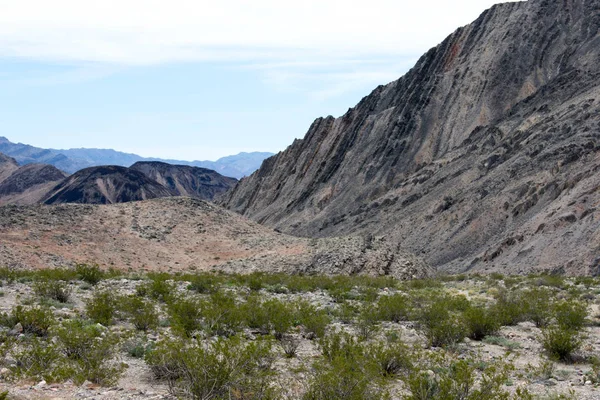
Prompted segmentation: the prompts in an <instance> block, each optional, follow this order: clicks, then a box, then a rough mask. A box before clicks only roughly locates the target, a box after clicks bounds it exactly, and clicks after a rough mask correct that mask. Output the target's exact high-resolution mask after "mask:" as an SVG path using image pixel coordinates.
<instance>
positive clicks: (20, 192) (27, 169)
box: [0, 164, 67, 205]
mask: <svg viewBox="0 0 600 400" xmlns="http://www.w3.org/2000/svg"><path fill="white" fill-rule="evenodd" d="M66 177H67V175H66V174H65V173H64V172H62V171H60V170H59V169H57V168H56V167H54V166H52V165H46V164H28V165H24V166H22V167H19V168H18V169H17V170H15V171H14V172H13V173H12V174H11V175H10V176H8V177H7V178H6V179H4V180H2V181H0V205H2V204H9V203H10V204H21V205H28V204H35V203H38V202H39V201H40V200H41V199H42V197H44V196H45V195H46V193H47V192H48V191H49V190H50V189H52V188H53V187H55V186H56V185H57V184H58V183H59V182H61V181H62V180H63V179H65V178H66Z"/></svg>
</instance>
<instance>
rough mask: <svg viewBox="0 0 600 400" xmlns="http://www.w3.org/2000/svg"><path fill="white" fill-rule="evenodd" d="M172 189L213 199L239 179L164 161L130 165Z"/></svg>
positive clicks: (187, 195) (192, 195)
mask: <svg viewBox="0 0 600 400" xmlns="http://www.w3.org/2000/svg"><path fill="white" fill-rule="evenodd" d="M130 169H131V170H134V171H139V172H141V173H143V174H144V175H146V176H147V177H148V178H150V179H152V180H154V181H156V182H158V183H160V184H161V185H163V186H165V187H166V188H168V189H170V190H171V191H172V192H173V193H175V194H176V195H177V196H186V197H196V198H199V199H204V200H212V199H214V198H215V197H216V196H218V195H220V194H222V193H224V192H226V191H227V190H229V189H231V188H232V187H233V186H235V184H236V183H237V179H234V178H227V177H225V176H223V175H220V174H218V173H216V172H215V171H213V170H210V169H206V168H198V167H190V166H187V165H172V164H167V163H163V162H158V161H154V162H137V163H135V164H133V165H132V166H131V167H130Z"/></svg>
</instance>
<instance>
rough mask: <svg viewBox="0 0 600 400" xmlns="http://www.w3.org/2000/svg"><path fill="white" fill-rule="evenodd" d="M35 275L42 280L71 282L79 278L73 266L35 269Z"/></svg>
mask: <svg viewBox="0 0 600 400" xmlns="http://www.w3.org/2000/svg"><path fill="white" fill-rule="evenodd" d="M33 274H34V277H35V279H37V280H41V281H45V280H48V281H65V282H70V281H73V280H75V279H77V273H76V272H75V270H74V269H71V268H47V269H41V270H38V271H35V272H34V273H33Z"/></svg>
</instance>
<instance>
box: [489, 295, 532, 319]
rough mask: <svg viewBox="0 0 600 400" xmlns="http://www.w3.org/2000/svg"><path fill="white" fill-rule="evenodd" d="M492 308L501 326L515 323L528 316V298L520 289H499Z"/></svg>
mask: <svg viewBox="0 0 600 400" xmlns="http://www.w3.org/2000/svg"><path fill="white" fill-rule="evenodd" d="M492 308H493V311H494V313H495V315H496V316H497V317H498V321H499V322H500V325H502V326H513V325H516V324H518V323H519V322H523V321H526V320H527V318H528V316H529V301H528V298H527V296H523V294H522V292H520V291H513V292H509V291H507V290H501V291H499V292H498V295H497V298H496V303H495V304H494V306H493V307H492Z"/></svg>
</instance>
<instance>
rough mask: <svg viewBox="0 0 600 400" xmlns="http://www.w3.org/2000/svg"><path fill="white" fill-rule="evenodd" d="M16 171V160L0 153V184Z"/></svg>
mask: <svg viewBox="0 0 600 400" xmlns="http://www.w3.org/2000/svg"><path fill="white" fill-rule="evenodd" d="M17 169H19V164H18V163H17V160H15V159H14V158H12V157H8V156H7V155H4V154H2V153H0V182H2V181H3V180H5V179H6V178H8V177H9V176H10V175H11V174H12V173H13V172H15V171H16V170H17Z"/></svg>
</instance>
